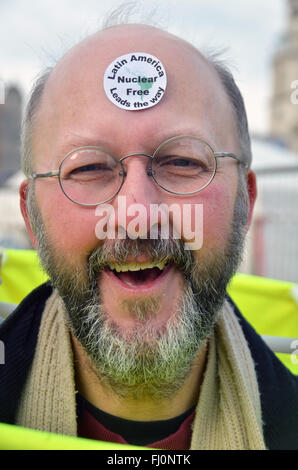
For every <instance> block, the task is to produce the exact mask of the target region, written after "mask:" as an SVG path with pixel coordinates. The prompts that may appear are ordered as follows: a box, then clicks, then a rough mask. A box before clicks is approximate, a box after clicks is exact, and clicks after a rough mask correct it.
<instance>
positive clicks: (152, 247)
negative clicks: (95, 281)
mask: <svg viewBox="0 0 298 470" xmlns="http://www.w3.org/2000/svg"><path fill="white" fill-rule="evenodd" d="M137 256H144V257H145V258H146V259H150V261H152V262H154V263H155V262H156V263H159V262H166V263H174V264H175V265H176V267H177V268H178V269H180V270H181V271H182V272H183V273H184V275H185V276H190V275H191V272H192V267H193V265H194V255H193V253H192V251H191V250H185V248H184V242H183V241H182V240H179V239H178V240H176V239H173V238H169V239H161V238H159V239H154V240H149V239H140V238H137V239H136V240H132V239H125V240H105V241H104V243H103V244H102V245H100V246H97V247H96V248H95V249H94V250H92V251H91V252H90V254H89V256H88V268H89V276H91V278H93V277H94V276H95V275H96V274H98V273H100V272H101V271H102V270H103V269H104V268H105V267H106V266H107V265H108V264H110V263H118V264H125V263H126V261H127V259H128V257H130V258H131V257H133V258H137Z"/></svg>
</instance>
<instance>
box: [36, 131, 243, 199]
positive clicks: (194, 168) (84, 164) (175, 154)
mask: <svg viewBox="0 0 298 470" xmlns="http://www.w3.org/2000/svg"><path fill="white" fill-rule="evenodd" d="M134 156H144V157H147V158H148V159H149V162H148V165H147V167H146V172H147V175H148V176H150V177H152V178H153V179H154V181H155V182H156V183H157V184H158V185H159V186H160V187H161V188H162V189H164V190H165V191H167V192H169V193H172V194H176V195H181V196H187V195H191V194H195V193H198V192H200V191H202V190H203V189H204V188H206V186H208V185H209V184H210V183H211V181H212V180H213V179H214V177H215V174H216V169H217V159H218V158H221V157H231V158H234V159H235V160H237V161H238V162H239V163H240V164H242V165H243V166H244V167H246V168H247V164H246V162H245V158H244V157H240V156H238V155H235V154H233V153H229V152H215V151H214V150H213V148H212V147H211V146H210V144H208V143H207V142H205V141H204V140H203V139H201V138H200V137H195V136H190V135H182V136H177V137H172V138H170V139H167V140H166V141H164V142H162V143H161V144H160V145H159V146H158V147H157V149H156V150H155V152H154V153H153V155H149V154H146V153H133V154H130V155H126V156H124V157H122V158H120V159H119V158H118V157H117V155H115V154H114V153H113V152H111V151H110V150H108V149H105V148H103V147H97V146H85V147H79V148H77V149H75V150H72V151H71V152H69V153H68V154H67V155H66V156H65V157H64V158H63V160H62V161H61V163H60V166H59V169H58V170H52V171H49V172H47V173H33V174H32V175H31V178H33V179H36V178H50V177H53V176H56V177H58V179H59V183H60V187H61V189H62V191H63V193H64V194H65V196H66V197H67V198H68V199H70V200H71V201H72V202H74V203H76V204H80V205H82V206H98V205H99V204H104V203H106V202H108V201H110V200H112V199H113V198H114V197H115V196H116V195H117V194H118V193H119V191H120V190H121V188H122V186H123V183H124V181H125V177H126V174H127V172H126V170H125V167H124V161H125V160H126V159H127V158H129V157H134Z"/></svg>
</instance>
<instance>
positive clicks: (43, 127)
mask: <svg viewBox="0 0 298 470" xmlns="http://www.w3.org/2000/svg"><path fill="white" fill-rule="evenodd" d="M128 52H144V53H149V54H151V55H154V56H156V57H157V58H158V59H159V60H160V61H161V62H162V64H163V65H164V66H165V69H166V72H167V77H168V86H167V89H166V92H165V95H164V97H163V99H162V101H161V102H160V103H159V104H158V105H157V106H156V108H155V109H154V110H146V111H141V117H142V119H144V120H145V121H148V120H149V119H154V120H157V121H158V115H159V114H160V113H158V111H161V109H164V108H165V107H166V106H167V108H168V112H171V113H173V114H174V115H175V116H177V117H178V116H180V118H181V119H182V115H183V114H184V113H185V112H186V110H187V107H188V106H189V104H190V103H192V102H193V100H197V101H198V111H200V110H202V109H206V110H208V114H206V115H205V125H206V126H207V127H208V134H209V137H210V139H211V142H212V143H213V142H214V143H215V144H216V143H217V142H218V143H219V144H221V139H220V138H219V137H220V134H222V123H223V121H226V118H227V116H229V121H230V128H229V129H228V133H229V134H233V136H234V140H237V141H238V149H234V150H235V151H236V150H237V151H238V153H239V152H240V153H242V154H243V155H245V156H246V159H247V161H248V162H249V163H250V159H251V155H250V142H249V136H248V132H247V121H246V115H245V109H244V106H243V102H242V98H241V95H240V93H239V90H238V88H237V87H236V85H235V83H234V81H233V78H232V76H231V75H230V74H229V72H228V71H227V70H226V69H224V68H223V67H221V66H219V65H218V64H217V63H215V62H213V63H210V61H209V60H207V59H206V58H205V57H204V56H203V55H202V54H201V53H200V52H199V51H198V50H197V49H195V48H194V47H193V46H191V45H190V44H189V43H187V42H186V41H183V40H181V39H179V38H178V37H176V36H174V35H172V34H169V33H167V32H164V31H162V30H160V29H158V28H155V27H152V26H146V25H121V26H114V27H110V28H107V29H105V30H103V31H99V32H97V33H95V34H93V35H92V36H89V37H88V38H86V39H85V40H83V41H82V42H80V43H79V44H77V45H76V46H74V47H73V48H72V49H70V50H69V51H68V52H67V53H66V54H65V55H64V56H63V57H62V59H61V60H60V61H59V62H58V63H57V65H56V66H55V68H54V69H53V70H52V71H51V73H48V74H47V75H45V77H44V79H43V80H41V82H40V86H39V90H38V91H39V92H38V93H35V95H36V97H35V98H36V99H35V100H31V103H30V102H29V106H28V110H30V106H31V112H27V122H25V129H24V137H25V138H24V139H23V140H24V143H25V145H24V152H23V155H24V158H25V162H24V163H25V164H24V170H25V171H26V172H27V173H28V171H32V165H29V164H28V163H29V158H31V156H32V153H33V155H38V154H40V152H41V148H40V142H44V141H45V139H47V140H48V139H49V137H50V136H49V131H50V134H51V139H52V138H53V139H54V138H55V139H56V140H57V147H58V146H61V145H64V142H63V141H65V140H66V133H69V134H72V133H76V134H77V135H81V133H80V132H79V127H78V126H79V123H80V122H82V120H83V119H84V122H89V124H90V129H89V130H85V132H87V134H89V135H86V139H87V140H88V139H89V138H90V142H91V140H92V137H91V136H92V135H93V136H94V135H95V134H97V135H98V133H99V132H100V131H101V126H100V124H101V122H100V121H101V120H102V119H103V118H104V121H105V124H107V123H108V124H109V125H110V126H115V125H117V122H118V121H119V119H120V121H121V119H123V120H124V121H127V125H129V124H130V123H131V124H132V125H134V123H133V119H135V120H136V116H135V117H134V118H132V117H129V118H128V115H131V114H134V113H130V112H129V111H124V110H120V109H118V108H116V107H115V106H114V105H113V104H112V103H111V102H109V100H108V99H107V97H106V95H105V92H104V88H103V76H104V71H105V70H106V68H107V66H108V65H109V64H110V63H111V62H112V61H113V60H115V59H117V57H120V56H122V55H124V54H126V53H128ZM32 96H33V97H34V93H33V95H32ZM181 98H182V99H181ZM33 101H34V102H33ZM178 101H179V106H177V103H178ZM175 105H176V106H175ZM37 111H38V112H37ZM181 112H182V114H181ZM145 113H146V114H145ZM124 114H125V115H126V117H124ZM136 114H139V113H136ZM33 116H35V117H36V119H35V122H34V128H33V133H32V132H31V131H32V118H33ZM91 116H92V117H91ZM95 116H96V117H97V119H96V120H95V119H94V117H95ZM139 118H140V115H139V116H138V119H137V120H138V121H139ZM25 121H26V119H25ZM95 121H97V122H95ZM75 123H77V124H75ZM26 124H27V125H26ZM28 124H29V125H28ZM72 124H74V126H72ZM105 129H106V126H105ZM105 129H104V130H105ZM128 129H129V128H128V127H127V126H125V129H123V132H126V133H127V132H128ZM181 130H182V129H181ZM173 131H174V129H173ZM177 131H179V129H178V128H177ZM198 131H199V129H198ZM29 134H30V138H29ZM82 137H83V139H84V136H82ZM202 137H205V138H206V139H207V137H208V136H206V135H205V136H204V135H203V136H202ZM29 142H30V143H29ZM223 143H224V142H223ZM229 144H230V142H226V145H229ZM32 147H33V152H32ZM224 150H228V148H227V149H224ZM229 150H230V149H229Z"/></svg>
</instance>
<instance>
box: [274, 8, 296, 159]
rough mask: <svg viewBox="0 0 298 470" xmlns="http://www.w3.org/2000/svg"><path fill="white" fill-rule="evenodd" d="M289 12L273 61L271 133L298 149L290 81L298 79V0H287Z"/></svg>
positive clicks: (291, 148) (292, 147) (293, 148)
mask: <svg viewBox="0 0 298 470" xmlns="http://www.w3.org/2000/svg"><path fill="white" fill-rule="evenodd" d="M288 12H289V16H288V24H287V29H286V32H285V34H284V35H283V37H282V40H281V43H280V47H279V50H278V51H277V53H276V55H275V57H274V62H273V74H274V85H273V97H272V104H271V129H270V134H271V136H272V137H273V138H274V139H276V140H279V141H281V142H282V143H284V144H285V145H286V146H287V147H288V148H289V150H292V151H294V152H296V153H298V104H294V103H293V101H292V100H291V96H292V94H293V91H294V89H293V88H291V85H292V84H293V82H294V81H298V0H288ZM297 83H298V82H297ZM297 89H298V87H297Z"/></svg>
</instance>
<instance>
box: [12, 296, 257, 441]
mask: <svg viewBox="0 0 298 470" xmlns="http://www.w3.org/2000/svg"><path fill="white" fill-rule="evenodd" d="M64 319H65V315H64V309H63V305H62V301H61V299H60V298H59V296H58V294H57V292H54V293H53V294H52V295H51V297H50V298H49V299H48V301H47V303H46V306H45V310H44V313H43V317H42V321H41V326H40V330H39V336H38V341H37V347H36V351H35V356H34V360H33V363H32V367H31V369H30V372H29V375H28V379H27V382H26V385H25V387H24V389H23V392H22V397H21V401H20V405H19V410H18V415H17V422H16V424H18V425H20V426H25V427H30V428H34V429H40V430H44V431H50V432H55V433H60V434H66V435H71V436H76V435H77V418H76V398H75V394H76V387H75V377H74V365H73V353H72V347H71V341H70V335H69V330H68V328H67V326H66V324H65V320H64ZM190 448H191V449H209V450H215V449H216V450H222V449H234V450H241V449H248V450H257V449H258V450H259V449H265V445H264V439H263V433H262V420H261V406H260V398H259V391H258V384H257V379H256V374H255V370H254V364H253V361H252V357H251V354H250V351H249V349H248V346H247V343H246V340H245V338H244V335H243V333H242V330H241V327H240V325H239V323H238V320H237V318H236V316H235V314H234V312H233V309H232V308H231V306H230V305H229V304H228V302H225V304H224V307H223V309H222V312H221V314H220V317H219V320H218V323H217V326H216V329H215V332H214V336H213V337H212V338H211V339H210V341H209V352H208V363H207V367H206V372H205V376H204V379H203V383H202V386H201V392H200V398H199V402H198V405H197V409H196V415H195V420H194V423H193V434H192V439H191V447H190Z"/></svg>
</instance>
